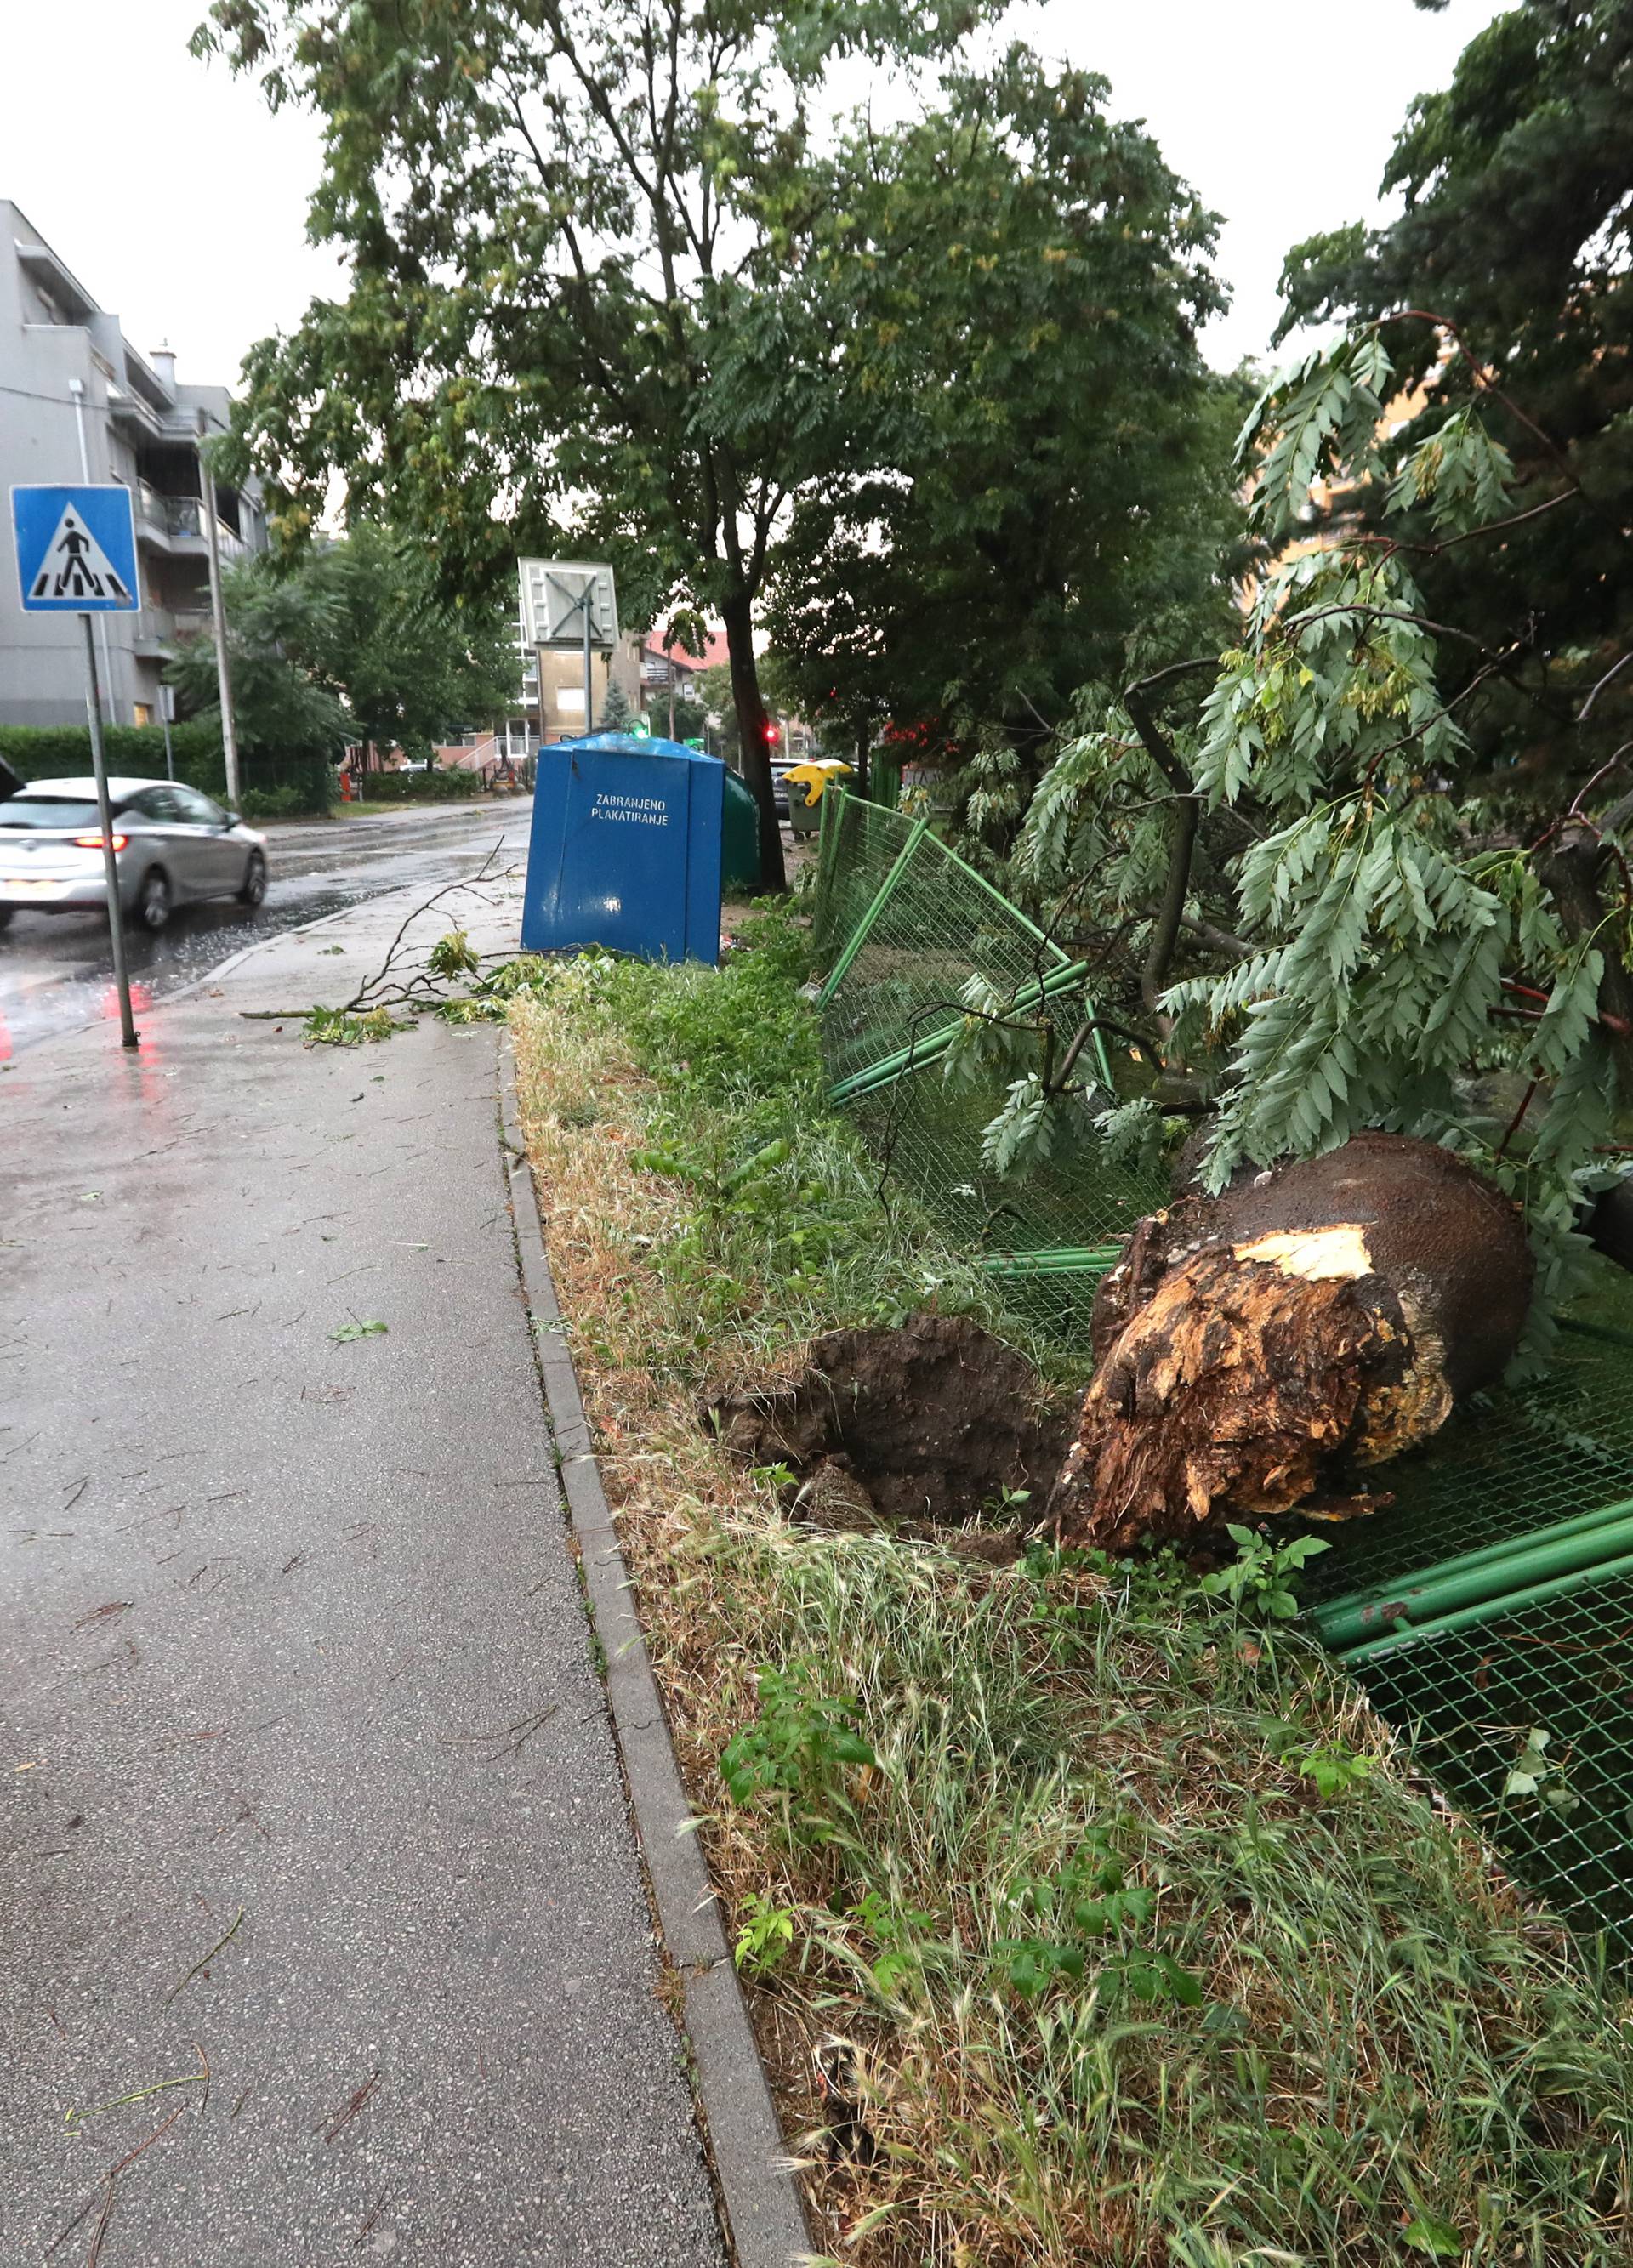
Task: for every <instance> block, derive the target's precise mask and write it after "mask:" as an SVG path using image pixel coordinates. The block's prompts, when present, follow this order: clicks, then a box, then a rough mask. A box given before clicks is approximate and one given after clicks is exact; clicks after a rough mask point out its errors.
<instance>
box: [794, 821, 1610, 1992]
mask: <svg viewBox="0 0 1633 2268" xmlns="http://www.w3.org/2000/svg"><path fill="white" fill-rule="evenodd" d="M816 933H817V950H818V955H819V959H820V962H821V965H822V966H823V967H824V969H825V970H826V972H827V976H826V982H825V984H824V990H823V993H822V999H821V1007H820V1014H821V1020H822V1034H823V1050H824V1061H825V1063H826V1066H827V1070H828V1075H829V1079H830V1080H831V1094H832V1098H833V1100H834V1101H835V1102H836V1103H837V1104H839V1105H840V1106H841V1107H842V1108H845V1109H846V1111H847V1112H848V1113H849V1114H850V1115H851V1116H852V1117H853V1120H854V1123H856V1125H857V1127H858V1129H859V1130H860V1131H861V1135H862V1137H863V1139H864V1140H865V1141H866V1142H867V1143H868V1146H869V1148H870V1149H871V1150H872V1151H873V1152H874V1153H875V1155H876V1156H877V1157H878V1158H880V1160H882V1161H883V1162H884V1163H886V1164H887V1165H888V1167H889V1169H890V1176H891V1178H892V1179H894V1180H895V1181H897V1182H899V1183H900V1184H901V1185H903V1186H905V1188H907V1189H911V1190H912V1191H913V1193H914V1194H915V1196H916V1197H918V1198H919V1200H920V1202H921V1203H922V1204H923V1205H924V1207H925V1209H926V1211H927V1212H928V1213H929V1214H930V1216H931V1217H932V1219H935V1220H936V1221H937V1222H938V1224H939V1225H940V1226H941V1227H942V1229H943V1231H944V1232H945V1233H946V1234H947V1235H948V1237H949V1238H950V1241H953V1242H954V1243H955V1244H957V1246H958V1248H960V1249H961V1250H964V1251H966V1252H972V1253H974V1254H977V1255H978V1256H980V1257H981V1259H982V1261H983V1264H984V1265H986V1267H987V1268H988V1269H989V1270H991V1271H992V1273H993V1274H994V1277H995V1278H997V1280H998V1284H999V1287H1000V1289H1001V1297H1002V1300H1003V1303H1004V1304H1005V1305H1006V1306H1007V1307H1009V1309H1010V1310H1011V1312H1013V1313H1015V1314H1017V1315H1018V1316H1020V1317H1022V1318H1023V1320H1024V1321H1025V1322H1028V1323H1029V1324H1030V1325H1031V1327H1032V1328H1033V1329H1035V1330H1037V1331H1038V1332H1040V1333H1041V1334H1042V1335H1043V1336H1044V1337H1046V1338H1048V1339H1051V1340H1053V1342H1054V1343H1055V1344H1058V1345H1060V1346H1062V1347H1063V1348H1065V1349H1068V1350H1075V1351H1077V1352H1078V1353H1079V1354H1080V1355H1086V1344H1087V1322H1088V1314H1089V1308H1090V1304H1091V1302H1092V1300H1093V1296H1094V1291H1095V1286H1096V1285H1097V1283H1098V1281H1099V1278H1100V1276H1101V1275H1102V1274H1103V1273H1104V1271H1105V1268H1106V1267H1107V1266H1108V1265H1109V1264H1110V1263H1111V1262H1112V1259H1113V1258H1114V1257H1115V1256H1116V1249H1117V1245H1116V1240H1118V1239H1119V1238H1120V1237H1121V1236H1122V1235H1123V1234H1124V1233H1126V1232H1127V1229H1128V1228H1129V1227H1130V1226H1132V1224H1133V1223H1134V1220H1136V1219H1138V1218H1139V1216H1140V1215H1141V1214H1142V1213H1143V1212H1146V1211H1149V1210H1151V1209H1152V1208H1153V1207H1154V1206H1156V1205H1160V1204H1164V1203H1165V1202H1166V1201H1167V1197H1168V1194H1169V1192H1168V1189H1167V1188H1166V1185H1165V1184H1164V1183H1163V1182H1161V1181H1160V1180H1158V1179H1157V1178H1156V1177H1155V1176H1150V1175H1138V1174H1134V1173H1120V1172H1114V1171H1108V1170H1107V1168H1106V1167H1105V1165H1104V1164H1103V1163H1101V1162H1100V1161H1099V1160H1097V1158H1096V1157H1095V1156H1094V1154H1093V1153H1092V1152H1090V1153H1087V1154H1079V1155H1078V1156H1077V1157H1075V1159H1074V1160H1071V1161H1070V1162H1069V1163H1061V1164H1059V1165H1051V1164H1045V1165H1044V1166H1042V1167H1031V1168H1030V1169H1029V1170H1028V1171H1026V1172H1025V1173H1024V1174H1023V1175H1019V1176H1015V1177H1011V1176H1006V1175H998V1174H996V1173H994V1172H993V1171H992V1170H991V1168H990V1167H987V1166H986V1164H985V1163H984V1161H983V1157H982V1140H981V1138H982V1134H983V1131H984V1130H985V1129H986V1126H987V1125H988V1124H989V1123H991V1121H992V1120H993V1118H994V1116H996V1115H997V1113H998V1111H999V1109H1000V1108H1001V1104H1002V1101H1003V1099H1004V1096H1003V1089H1002V1086H1001V1082H999V1081H998V1080H997V1079H994V1080H992V1081H991V1082H988V1083H987V1084H986V1085H978V1086H975V1087H974V1088H973V1089H965V1088H958V1089H952V1088H950V1087H949V1086H947V1085H946V1083H945V1082H944V1080H943V1077H942V1059H943V1056H944V1051H945V1049H946V1046H947V1043H948V1042H949V1040H950V1036H951V1035H952V1033H953V1032H954V1031H955V1030H956V1029H957V1027H958V1025H959V1022H960V1020H961V1018H962V1016H963V1013H964V1003H963V998H962V995H963V990H964V985H965V983H967V982H968V980H969V978H970V977H971V976H972V975H976V974H979V975H980V976H984V977H985V978H986V980H987V982H988V983H990V984H991V985H992V986H993V987H994V990H995V991H997V992H998V993H999V994H1001V996H1002V997H1003V998H1005V999H1007V1000H1008V1001H1009V1002H1011V1003H1012V1004H1013V1008H1014V1013H1017V1014H1020V1015H1023V1016H1024V1017H1025V1018H1026V1019H1027V1020H1034V1021H1035V1020H1042V1019H1044V1018H1048V1019H1050V1020H1052V1021H1053V1022H1054V1024H1055V1027H1056V1030H1057V1033H1058V1035H1060V1037H1061V1038H1062V1039H1064V1038H1065V1037H1066V1036H1068V1035H1069V1034H1070V1033H1071V1032H1073V1031H1074V1030H1075V1029H1076V1027H1077V1026H1078V1025H1079V1023H1080V1022H1081V1020H1083V1017H1084V1015H1085V1014H1086V1013H1091V1010H1090V1007H1089V1005H1088V1004H1089V1002H1090V998H1091V985H1092V972H1091V971H1089V970H1086V969H1084V968H1082V967H1081V966H1079V965H1075V964H1074V963H1072V962H1071V961H1069V959H1068V955H1067V954H1065V953H1063V952H1062V951H1061V950H1060V948H1059V947H1058V946H1055V945H1053V944H1052V943H1051V942H1050V940H1049V939H1047V938H1046V937H1045V936H1044V935H1043V933H1042V932H1040V931H1039V930H1038V929H1037V928H1036V927H1035V926H1034V925H1033V924H1031V922H1029V921H1028V920H1027V919H1026V917H1025V916H1024V915H1023V914H1022V913H1020V912H1019V911H1018V910H1017V909H1016V908H1015V907H1013V906H1011V905H1009V903H1008V902H1006V901H1005V900H1004V899H1003V898H1002V897H1001V896H1000V895H999V894H998V893H997V892H996V891H995V890H994V889H993V888H992V887H991V886H990V885H989V884H988V883H987V882H986V881H985V880H982V878H981V877H980V876H979V874H977V873H974V872H973V871H972V869H971V868H970V867H969V866H967V865H964V862H963V861H962V860H961V859H959V858H957V857H956V856H955V855H954V853H952V852H951V851H949V850H948V849H947V848H946V846H945V845H944V844H943V843H941V842H939V841H938V840H937V839H936V838H935V836H933V835H932V834H931V833H930V832H929V831H928V829H927V828H925V827H924V826H923V825H922V824H920V823H916V822H914V821H912V820H909V819H906V818H905V817H903V816H902V815H901V814H898V813H895V812H889V811H884V810H882V809H880V808H878V807H876V806H872V805H869V804H866V803H861V802H858V801H856V800H855V799H853V798H851V797H848V796H842V795H838V794H832V793H831V794H830V795H828V796H825V797H824V799H823V831H822V858H821V866H820V869H819V873H818V884H817V902H816ZM1099 1070H1100V1072H1101V1075H1102V1076H1103V1077H1104V1079H1105V1083H1106V1084H1107V1086H1114V1084H1115V1071H1116V1065H1115V1064H1114V1063H1113V1062H1108V1061H1107V1059H1106V1058H1105V1056H1104V1054H1102V1055H1101V1057H1100V1058H1099ZM1387 1478H1388V1482H1389V1485H1390V1487H1391V1489H1392V1490H1393V1492H1394V1498H1395V1501H1394V1503H1393V1506H1390V1507H1389V1508H1387V1509H1385V1510H1384V1511H1380V1512H1378V1513H1374V1514H1372V1515H1371V1517H1369V1518H1366V1519H1362V1520H1355V1521H1344V1522H1341V1523H1330V1524H1322V1525H1321V1526H1319V1527H1312V1528H1311V1529H1310V1530H1309V1532H1312V1533H1314V1534H1316V1535H1319V1536H1320V1537H1321V1538H1322V1540H1323V1541H1324V1542H1326V1543H1328V1544H1329V1545H1330V1546H1331V1547H1332V1548H1331V1549H1330V1550H1329V1551H1327V1552H1326V1553H1325V1554H1323V1555H1322V1556H1321V1557H1318V1558H1316V1559H1314V1560H1312V1561H1311V1562H1310V1563H1309V1565H1308V1566H1307V1567H1306V1569H1305V1580H1304V1594H1305V1596H1306V1598H1307V1599H1309V1600H1310V1601H1312V1603H1313V1609H1314V1616H1315V1621H1316V1624H1317V1627H1318V1628H1319V1631H1320V1632H1321V1635H1322V1638H1323V1639H1324V1640H1325V1642H1326V1645H1327V1646H1329V1647H1330V1648H1331V1649H1332V1651H1333V1652H1334V1653H1335V1654H1336V1655H1337V1656H1338V1657H1339V1658H1340V1659H1341V1660H1342V1661H1345V1663H1346V1664H1347V1665H1348V1666H1349V1667H1351V1668H1353V1669H1354V1671H1355V1674H1356V1675H1357V1676H1358V1677H1359V1678H1361V1679H1362V1681H1363V1683H1364V1684H1365V1685H1366V1687H1367V1689H1368V1691H1369V1693H1370V1695H1371V1698H1372V1699H1373V1701H1374V1703H1375V1704H1376V1705H1377V1706H1378V1708H1379V1709H1380V1710H1381V1711H1382V1712H1383V1713H1384V1714H1385V1715H1386V1716H1387V1717H1389V1718H1390V1719H1392V1720H1393V1721H1394V1722H1395V1723H1397V1724H1399V1725H1400V1726H1401V1727H1403V1728H1407V1729H1410V1730H1411V1731H1413V1732H1414V1733H1415V1735H1416V1736H1417V1739H1418V1742H1419V1753H1420V1755H1421V1756H1422V1760H1423V1762H1424V1763H1425V1764H1426V1765H1427V1766H1428V1768H1429V1769H1430V1771H1433V1772H1434V1774H1435V1775H1436V1777H1437V1778H1438V1779H1439V1781H1440V1783H1441V1785H1442V1786H1444V1788H1445V1791H1446V1793H1447V1794H1448V1795H1449V1796H1450V1797H1451V1798H1452V1800H1453V1801H1455V1802H1456V1803H1458V1804H1459V1806H1460V1807H1461V1808H1464V1809H1466V1810H1467V1811H1468V1812H1469V1813H1470V1815H1472V1816H1473V1817H1474V1819H1475V1820H1476V1822H1477V1823H1479V1824H1480V1825H1481V1827H1482V1829H1483V1830H1485V1831H1486V1832H1487V1833H1488V1834H1489V1835H1490V1837H1492V1839H1493V1840H1494V1841H1495V1842H1496V1844H1497V1845H1499V1847H1500V1848H1501V1849H1502V1851H1503V1852H1504V1856H1505V1859H1506V1860H1507V1862H1508V1864H1509V1865H1510V1866H1511V1868H1512V1869H1513V1871H1514V1873H1515V1874H1516V1875H1517V1876H1518V1877H1519V1878H1520V1879H1521V1880H1523V1881H1526V1882H1527V1883H1529V1884H1530V1885H1531V1886H1532V1887H1533V1888H1534V1889H1538V1890H1540V1891H1541V1892H1542V1893H1544V1894H1545V1895H1546V1896H1548V1897H1549V1898H1550V1899H1551V1900H1552V1902H1553V1904H1554V1905H1555V1908H1556V1910H1557V1911H1559V1912H1560V1913H1562V1914H1563V1916H1564V1917H1565V1918H1567V1919H1568V1920H1570V1922H1572V1923H1573V1924H1574V1925H1576V1926H1578V1927H1579V1928H1581V1929H1584V1930H1585V1931H1588V1932H1601V1933H1603V1934H1604V1937H1605V1939H1606V1941H1607V1946H1608V1948H1609V1949H1610V1950H1611V1951H1612V1953H1613V1954H1615V1955H1616V1956H1617V1957H1618V1958H1620V1959H1622V1960H1633V1279H1629V1278H1628V1277H1626V1276H1624V1275H1622V1274H1621V1273H1620V1271H1618V1270H1613V1269H1611V1268H1609V1267H1608V1266H1607V1267H1606V1268H1605V1269H1604V1270H1602V1275H1601V1280H1600V1285H1599V1286H1598V1287H1597V1289H1596V1291H1595V1292H1594V1294H1593V1296H1592V1299H1591V1300H1587V1301H1585V1302H1584V1303H1582V1305H1581V1307H1579V1308H1578V1311H1577V1312H1576V1313H1575V1314H1573V1315H1571V1316H1570V1318H1568V1319H1567V1321H1566V1322H1565V1325H1564V1327H1563V1330H1562V1334H1561V1342H1560V1351H1559V1355H1558V1358H1557V1359H1556V1360H1555V1363H1554V1364H1553V1366H1552V1367H1551V1368H1550V1370H1549V1372H1548V1376H1547V1377H1546V1379H1544V1380H1543V1381H1541V1383H1540V1384H1538V1385H1536V1386H1533V1387H1532V1388H1528V1389H1526V1390H1523V1391H1518V1392H1512V1393H1499V1394H1494V1395H1485V1396H1482V1397H1480V1398H1479V1399H1478V1401H1477V1403H1475V1405H1474V1407H1472V1408H1470V1409H1468V1410H1464V1411H1461V1412H1459V1415H1458V1416H1457V1417H1455V1418H1453V1419H1452V1422H1451V1423H1450V1424H1449V1425H1447V1426H1446V1427H1445V1430H1444V1431H1443V1432H1442V1433H1441V1434H1440V1435H1439V1436H1438V1437H1437V1440H1435V1441H1434V1443H1433V1444H1432V1445H1431V1446H1430V1447H1428V1448H1427V1449H1425V1450H1422V1451H1420V1452H1418V1453H1417V1454H1415V1455H1412V1456H1409V1457H1406V1458H1403V1459H1401V1460H1400V1462H1398V1463H1397V1464H1395V1465H1393V1466H1392V1467H1391V1468H1390V1469H1389V1472H1388V1476H1387ZM1288 1526H1289V1528H1293V1529H1295V1530H1296V1529H1297V1526H1298V1523H1297V1522H1296V1521H1294V1522H1290V1523H1288Z"/></svg>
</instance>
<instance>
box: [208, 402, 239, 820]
mask: <svg viewBox="0 0 1633 2268" xmlns="http://www.w3.org/2000/svg"><path fill="white" fill-rule="evenodd" d="M205 430H206V420H205V416H204V413H203V410H202V409H201V410H200V411H199V413H198V496H199V504H200V507H201V508H202V510H203V515H204V540H205V542H206V543H207V545H208V546H209V550H210V614H211V621H212V622H213V623H214V624H215V632H216V683H217V685H218V688H219V689H220V696H221V759H222V762H223V763H224V764H225V768H226V794H227V804H228V806H229V808H230V809H232V810H233V811H236V810H237V809H238V806H239V800H240V789H239V777H238V733H237V729H236V726H235V725H234V723H233V665H232V662H231V661H230V659H228V656H227V632H226V601H225V599H224V598H223V597H222V595H221V540H220V537H219V535H218V533H217V529H216V483H215V476H214V475H213V474H212V473H211V469H210V459H209V457H208V456H207V454H206V453H205V450H204V434H205Z"/></svg>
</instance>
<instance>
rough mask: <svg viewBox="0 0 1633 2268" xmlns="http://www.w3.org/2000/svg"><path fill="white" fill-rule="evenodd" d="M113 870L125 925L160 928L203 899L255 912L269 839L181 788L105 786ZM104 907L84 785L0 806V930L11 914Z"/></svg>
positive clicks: (132, 783) (92, 799)
mask: <svg viewBox="0 0 1633 2268" xmlns="http://www.w3.org/2000/svg"><path fill="white" fill-rule="evenodd" d="M107 793H108V804H109V806H110V808H111V810H112V813H113V819H114V863H115V871H116V872H117V873H118V876H119V902H120V909H121V911H122V915H123V917H124V919H125V920H126V921H127V922H129V923H131V924H133V925H135V926H137V927H138V928H141V929H146V930H160V929H163V927H164V926H165V924H166V922H167V921H168V920H169V918H170V915H171V911H172V909H173V908H174V907H176V906H180V905H189V904H193V903H196V902H197V901H198V900H200V899H204V898H236V899H237V900H238V902H239V903H240V905H246V906H258V905H259V904H260V903H261V901H262V898H264V897H265V895H266V894H267V839H266V836H264V835H259V834H257V833H256V831H255V828H253V827H246V826H245V824H244V822H243V821H242V820H241V819H240V817H239V815H238V814H237V813H236V812H235V811H225V810H224V809H223V808H222V806H221V805H220V804H218V803H215V802H212V801H211V798H210V797H209V796H207V795H201V794H200V793H199V791H198V790H197V789H196V787H187V786H185V785H183V784H182V783H181V781H180V780H149V779H110V780H109V782H108V784H107ZM106 905H107V870H106V866H105V864H104V860H103V857H102V824H101V820H100V815H99V814H98V811H97V800H96V782H95V781H94V780H92V779H41V780H31V781H30V782H29V783H28V784H27V785H26V787H22V788H19V789H18V792H17V793H16V794H15V795H10V796H7V797H6V798H5V799H4V801H0V929H4V927H5V925H6V924H7V923H8V922H9V921H10V920H11V917H12V915H13V914H15V913H18V912H22V911H27V912H30V913H40V914H70V913H84V912H85V911H86V910H88V909H91V908H92V907H98V906H106Z"/></svg>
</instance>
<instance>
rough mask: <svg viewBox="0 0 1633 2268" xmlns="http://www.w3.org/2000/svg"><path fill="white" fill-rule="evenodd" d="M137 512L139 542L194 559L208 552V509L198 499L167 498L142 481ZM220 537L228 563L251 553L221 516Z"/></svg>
mask: <svg viewBox="0 0 1633 2268" xmlns="http://www.w3.org/2000/svg"><path fill="white" fill-rule="evenodd" d="M136 510H137V537H138V539H139V540H142V541H148V542H156V543H157V544H158V545H159V549H161V550H165V551H175V552H181V553H182V554H183V555H185V556H193V557H197V556H200V555H201V554H202V553H203V551H204V549H205V548H206V546H205V537H204V507H203V504H202V503H201V502H200V501H199V499H198V497H196V496H194V497H189V496H167V495H166V494H165V493H164V491H163V490H159V489H156V488H154V487H153V485H152V484H151V482H148V481H138V482H137V487H136ZM216 537H217V541H218V543H219V545H220V547H221V556H222V558H223V559H224V560H227V561H229V562H230V561H233V560H238V559H242V558H244V557H245V556H247V554H248V550H249V546H248V544H247V543H246V542H245V541H244V540H243V538H242V537H241V536H240V535H236V534H234V533H233V530H232V529H231V528H230V527H228V526H227V524H226V522H225V520H224V519H221V518H220V517H219V516H218V517H217V520H216Z"/></svg>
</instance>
